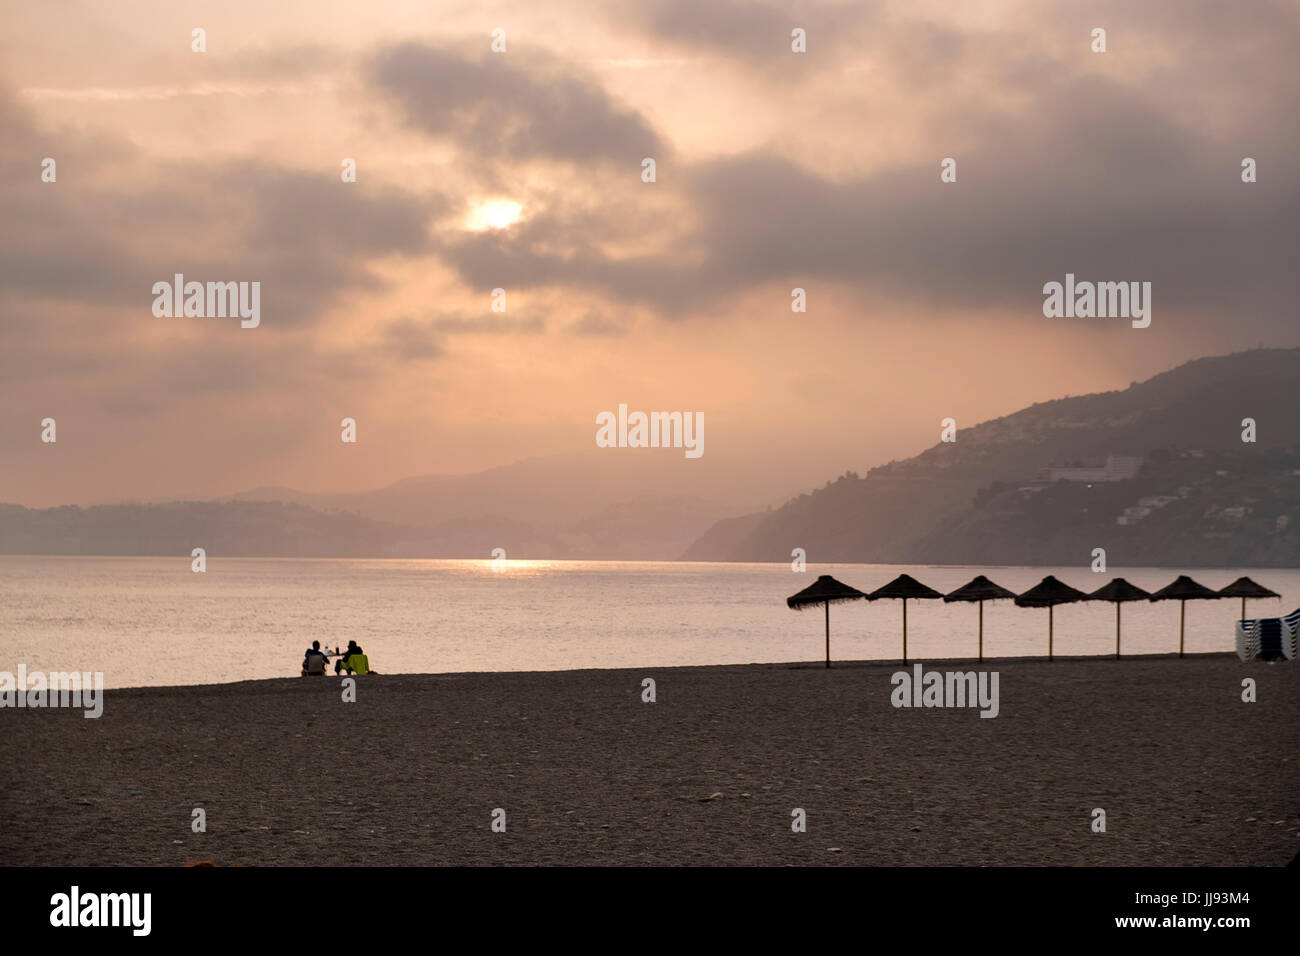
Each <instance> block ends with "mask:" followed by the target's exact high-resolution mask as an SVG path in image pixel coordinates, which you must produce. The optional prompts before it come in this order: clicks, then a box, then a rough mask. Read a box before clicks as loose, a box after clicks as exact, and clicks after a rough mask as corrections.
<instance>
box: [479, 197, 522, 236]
mask: <svg viewBox="0 0 1300 956" xmlns="http://www.w3.org/2000/svg"><path fill="white" fill-rule="evenodd" d="M523 211H524V207H523V206H521V205H520V204H519V203H517V202H515V201H514V200H513V199H489V200H486V201H485V202H481V203H479V204H478V205H476V206H475V207H474V208H473V209H471V210H470V213H469V217H468V218H467V220H466V222H465V227H466V228H467V229H471V230H474V231H475V232H481V231H483V230H484V229H505V228H507V227H508V226H513V225H514V224H515V223H517V222H518V221H519V219H520V214H521V213H522V212H523Z"/></svg>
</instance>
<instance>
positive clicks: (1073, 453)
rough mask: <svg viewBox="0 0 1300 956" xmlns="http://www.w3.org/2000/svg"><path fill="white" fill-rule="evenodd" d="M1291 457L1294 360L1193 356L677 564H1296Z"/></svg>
mask: <svg viewBox="0 0 1300 956" xmlns="http://www.w3.org/2000/svg"><path fill="white" fill-rule="evenodd" d="M1247 418H1250V419H1253V420H1254V421H1255V423H1256V429H1257V433H1256V439H1257V440H1256V441H1255V442H1254V443H1246V442H1243V440H1242V432H1243V425H1242V422H1243V420H1244V419H1247ZM1297 448H1300V349H1258V350H1253V351H1248V352H1239V353H1235V354H1233V355H1226V356H1219V357H1214V358H1205V359H1198V360H1196V361H1193V362H1188V363H1187V364H1185V365H1182V366H1179V367H1178V368H1175V369H1172V370H1171V371H1168V372H1165V373H1163V374H1161V375H1157V376H1155V377H1154V378H1152V379H1150V380H1148V381H1146V382H1142V383H1134V384H1132V385H1130V386H1129V387H1128V388H1127V389H1124V390H1122V391H1113V392H1103V393H1098V394H1093V395H1083V396H1075V397H1068V398H1062V399H1058V400H1055V401H1050V402H1043V403H1036V404H1034V405H1032V406H1031V407H1029V408H1026V409H1022V410H1021V411H1019V412H1016V413H1014V414H1012V415H1007V416H1005V417H1003V418H998V419H994V420H992V421H988V422H984V423H981V424H978V425H974V426H971V427H965V428H960V427H959V429H958V432H957V435H956V440H955V441H953V442H939V443H937V444H935V445H934V446H933V447H931V448H929V449H927V450H926V451H924V452H922V453H921V454H919V455H917V456H915V457H914V458H910V459H907V460H906V461H900V462H890V463H889V464H887V465H882V466H880V467H878V468H874V469H872V470H871V471H869V472H868V473H867V474H866V475H865V476H862V477H859V476H858V475H857V474H855V473H853V472H849V473H847V474H845V475H844V476H842V477H841V478H839V479H838V480H836V481H834V482H828V483H827V484H826V486H825V487H823V488H821V489H819V490H817V491H815V492H812V493H811V494H805V495H800V496H799V497H797V498H794V499H792V500H790V501H788V502H786V504H784V505H783V506H782V507H780V508H778V509H775V510H773V511H771V512H770V513H766V514H751V515H748V516H746V517H743V518H731V519H728V520H726V521H720V522H718V523H717V524H715V525H714V526H713V527H712V528H710V529H709V530H708V531H707V532H705V533H704V535H703V536H701V537H700V538H699V539H698V540H697V541H696V542H695V543H694V544H692V545H691V547H690V548H688V549H687V550H686V552H685V553H684V555H683V557H684V558H685V559H687V560H707V561H786V560H789V556H790V552H791V550H792V549H793V548H796V547H799V548H803V549H804V550H805V551H806V553H807V556H808V560H810V561H816V562H819V563H820V562H872V563H894V564H924V563H936V564H967V563H969V564H984V565H990V564H1062V565H1070V564H1076V563H1077V564H1081V565H1083V564H1087V563H1088V562H1089V561H1090V560H1091V552H1092V549H1093V548H1097V547H1104V548H1107V551H1108V556H1109V560H1110V561H1112V562H1114V563H1116V564H1117V565H1118V564H1121V563H1122V564H1126V565H1130V566H1132V565H1137V564H1148V565H1150V564H1169V565H1173V566H1180V567H1187V566H1198V565H1204V566H1210V565H1217V566H1231V565H1251V566H1300V527H1298V525H1300V495H1298V494H1297V487H1300V460H1297V456H1296V449H1297ZM1123 458H1130V459H1134V460H1136V461H1140V469H1139V470H1137V472H1136V474H1134V475H1132V476H1131V477H1127V478H1124V479H1122V480H1118V481H1103V480H1097V481H1071V480H1065V479H1063V478H1061V480H1054V481H1053V480H1043V473H1044V471H1045V470H1046V469H1051V468H1054V467H1055V468H1057V469H1058V471H1057V472H1056V473H1054V474H1053V473H1049V474H1048V477H1049V478H1052V477H1055V478H1060V476H1061V475H1062V474H1069V472H1067V471H1065V470H1064V469H1065V467H1066V466H1071V465H1076V466H1082V465H1100V464H1102V463H1104V462H1106V460H1107V459H1111V460H1112V461H1114V462H1116V463H1118V462H1119V460H1120V459H1123ZM1075 474H1078V475H1081V474H1087V472H1081V471H1076V472H1075ZM1098 474H1100V471H1098ZM1166 499H1167V500H1166ZM1144 501H1145V502H1146V504H1143V502H1144ZM1156 502H1158V503H1156Z"/></svg>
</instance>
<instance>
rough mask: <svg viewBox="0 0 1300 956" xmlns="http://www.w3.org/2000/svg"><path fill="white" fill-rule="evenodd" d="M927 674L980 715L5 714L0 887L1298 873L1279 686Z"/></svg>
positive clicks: (1197, 665) (1230, 668) (688, 687)
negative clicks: (881, 871)
mask: <svg viewBox="0 0 1300 956" xmlns="http://www.w3.org/2000/svg"><path fill="white" fill-rule="evenodd" d="M372 653H373V649H372ZM924 668H925V670H926V671H927V672H928V671H932V670H939V671H949V670H952V671H963V672H964V671H972V670H985V671H997V672H998V674H999V683H998V687H999V696H1000V699H999V703H998V713H997V716H996V717H994V718H991V719H989V718H982V717H980V712H979V709H978V708H974V707H951V708H948V707H935V708H920V707H918V708H899V707H895V706H893V705H892V704H891V695H892V692H893V691H894V685H893V684H892V683H891V675H892V674H894V673H896V672H898V671H900V670H904V667H903V665H901V664H899V663H888V662H867V663H847V662H846V663H836V664H835V666H834V667H833V668H832V669H830V670H827V669H825V668H824V667H823V666H822V665H821V664H820V663H801V664H755V665H730V666H710V667H664V668H656V667H640V668H634V669H619V670H578V671H549V672H530V673H519V672H514V673H510V672H503V673H465V674H436V675H386V674H374V675H368V676H366V677H360V678H357V679H356V701H355V702H352V703H345V702H344V701H343V700H342V693H341V687H340V681H339V679H338V678H335V677H333V676H329V677H325V678H288V679H274V680H260V681H243V682H239V683H231V684H205V685H197V686H191V687H146V688H133V689H119V690H109V691H107V692H106V693H105V698H104V710H103V715H102V716H101V717H100V718H98V719H86V718H84V717H83V714H82V711H81V710H78V709H46V710H27V709H23V710H5V711H3V712H0V721H3V723H4V741H5V746H4V751H5V753H4V761H3V764H4V767H5V770H4V780H3V787H2V788H0V818H2V819H4V821H5V826H4V827H3V828H0V863H3V864H4V865H124V864H143V865H165V866H172V865H181V864H184V863H193V862H196V861H211V862H214V863H216V864H218V865H221V866H229V865H235V864H244V865H276V866H284V865H307V864H318V865H331V866H343V865H356V864H371V865H375V864H378V865H401V866H404V865H420V866H431V865H791V864H792V865H874V866H919V865H943V864H955V865H1072V866H1075V865H1081V866H1119V865H1156V866H1188V865H1192V866H1207V865H1228V866H1237V865H1264V866H1281V865H1283V864H1285V863H1287V862H1288V861H1290V860H1291V859H1292V858H1293V857H1294V856H1295V855H1296V853H1297V851H1300V815H1298V812H1300V799H1298V794H1300V765H1298V761H1300V756H1298V754H1300V748H1298V747H1297V744H1298V743H1300V669H1298V668H1297V666H1296V665H1295V664H1293V663H1288V662H1277V663H1267V662H1261V661H1252V662H1250V663H1248V664H1242V663H1241V662H1240V661H1238V660H1237V659H1236V657H1234V656H1232V655H1224V654H1216V655H1204V656H1195V657H1189V658H1187V659H1184V660H1179V659H1177V658H1173V657H1145V658H1134V659H1125V660H1121V661H1115V660H1112V659H1105V658H1065V659H1058V660H1056V661H1053V662H1047V661H1042V660H1029V659H1015V660H998V661H985V662H984V663H983V664H982V665H977V664H976V663H975V662H973V661H953V662H944V661H925V662H924ZM906 670H907V671H908V673H909V675H910V674H911V672H912V667H911V666H910V665H909V666H908V667H907V668H906ZM1247 677H1249V678H1253V679H1254V680H1255V682H1256V686H1257V690H1256V693H1257V698H1258V699H1257V702H1255V703H1245V702H1243V701H1242V680H1243V679H1244V678H1247ZM646 678H650V679H652V680H653V681H654V691H655V701H654V702H653V703H647V702H645V701H643V693H644V690H643V680H644V679H646ZM196 808H197V809H202V811H203V815H204V818H205V822H206V832H202V833H196V832H193V830H192V826H191V824H192V820H194V819H195V813H194V811H195V809H196ZM498 808H500V809H501V810H504V817H505V832H494V830H493V827H492V823H493V811H494V810H496V809H498ZM796 808H798V809H802V810H803V811H804V813H805V814H806V821H807V825H806V832H802V833H796V832H792V829H791V822H792V819H793V818H792V811H794V810H795V809H796ZM1097 808H1100V809H1103V810H1104V811H1105V825H1106V829H1105V832H1094V831H1093V819H1094V813H1093V811H1094V809H1097Z"/></svg>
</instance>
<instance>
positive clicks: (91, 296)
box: [0, 95, 447, 326]
mask: <svg viewBox="0 0 1300 956" xmlns="http://www.w3.org/2000/svg"><path fill="white" fill-rule="evenodd" d="M0 116H3V117H4V118H5V119H6V120H8V121H11V125H10V127H9V133H10V134H11V135H8V136H6V138H5V139H4V141H3V143H0V170H3V172H4V173H5V175H4V176H3V177H2V178H0V207H2V208H3V209H4V210H5V213H6V215H5V219H6V223H5V229H4V230H3V235H0V287H2V288H3V289H4V290H5V293H6V295H8V296H11V297H16V298H18V299H20V300H22V299H25V300H29V301H39V300H45V301H68V302H72V301H77V302H85V303H93V304H96V305H100V306H118V307H125V308H131V309H136V310H138V311H139V313H140V315H141V316H144V317H146V318H148V319H150V320H153V317H152V315H151V306H152V303H153V295H152V293H151V292H150V289H151V288H152V286H153V283H154V282H157V281H165V280H170V278H171V276H172V275H174V274H175V273H178V272H179V273H182V274H184V275H185V276H186V278H187V279H193V280H197V281H208V280H213V281H230V280H235V281H259V282H261V283H262V289H261V291H262V301H261V306H262V322H263V325H264V326H266V325H276V324H279V325H295V324H298V323H302V322H304V321H307V320H310V319H311V318H313V317H315V316H317V315H318V314H319V313H320V311H321V310H323V309H325V308H327V307H329V306H330V305H331V303H332V302H333V300H334V299H335V298H336V297H337V296H338V295H339V294H340V293H342V292H344V291H346V290H349V289H364V288H374V287H376V286H377V285H378V280H377V279H376V278H375V276H374V275H373V273H372V272H371V269H370V262H371V260H372V259H374V258H379V257H382V256H388V255H392V254H407V255H415V254H419V253H421V252H423V251H425V250H427V248H428V247H429V237H428V227H429V223H430V221H431V220H432V219H433V218H435V217H436V216H437V215H439V214H440V213H441V212H442V211H443V210H444V209H445V208H446V205H447V204H446V202H445V201H444V200H443V199H442V198H441V197H438V196H427V195H426V196H414V195H411V194H408V193H403V192H397V191H394V190H380V189H376V188H373V187H368V186H363V185H361V184H351V183H343V182H341V180H340V178H339V170H338V169H337V168H323V169H320V170H299V169H289V168H284V167H279V166H275V165H272V164H268V163H262V162H257V161H253V160H241V161H238V162H232V163H218V164H193V163H189V164H173V165H170V166H161V167H150V168H147V169H141V168H139V167H138V166H136V167H133V168H132V167H124V166H119V165H115V164H116V163H118V162H120V159H121V155H122V154H119V155H118V156H115V157H110V158H108V159H105V158H103V157H99V156H97V155H95V153H94V152H93V148H88V147H87V146H86V144H83V143H80V142H79V141H78V140H77V139H75V138H71V137H67V138H65V137H64V136H61V135H59V134H58V133H55V132H45V131H40V130H38V129H37V128H36V126H35V125H34V124H33V123H32V122H31V120H30V117H29V115H28V114H27V113H26V111H24V110H22V109H21V108H20V107H19V106H18V105H17V104H16V103H15V102H14V101H13V100H12V98H9V97H7V96H4V95H0ZM92 146H93V144H92ZM44 155H50V156H52V157H53V158H54V159H55V160H56V162H57V163H58V167H57V168H58V179H57V181H56V182H54V183H43V182H41V181H40V159H41V157H42V156H44ZM154 321H156V320H154Z"/></svg>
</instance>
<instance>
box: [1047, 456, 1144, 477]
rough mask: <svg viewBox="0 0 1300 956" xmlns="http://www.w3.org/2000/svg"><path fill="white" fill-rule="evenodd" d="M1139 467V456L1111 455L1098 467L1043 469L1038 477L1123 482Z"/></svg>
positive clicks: (1140, 459)
mask: <svg viewBox="0 0 1300 956" xmlns="http://www.w3.org/2000/svg"><path fill="white" fill-rule="evenodd" d="M1141 467H1142V458H1141V456H1138V455H1111V456H1109V457H1108V458H1107V459H1106V461H1105V463H1104V464H1100V465H1083V466H1078V465H1072V466H1067V467H1064V468H1056V467H1049V468H1044V469H1043V471H1042V472H1040V477H1042V478H1043V479H1044V480H1046V481H1087V482H1096V481H1123V480H1125V479H1126V478H1132V477H1133V476H1135V475H1136V474H1137V473H1138V471H1139V470H1140V469H1141Z"/></svg>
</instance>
